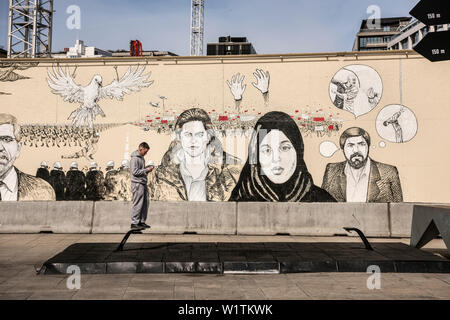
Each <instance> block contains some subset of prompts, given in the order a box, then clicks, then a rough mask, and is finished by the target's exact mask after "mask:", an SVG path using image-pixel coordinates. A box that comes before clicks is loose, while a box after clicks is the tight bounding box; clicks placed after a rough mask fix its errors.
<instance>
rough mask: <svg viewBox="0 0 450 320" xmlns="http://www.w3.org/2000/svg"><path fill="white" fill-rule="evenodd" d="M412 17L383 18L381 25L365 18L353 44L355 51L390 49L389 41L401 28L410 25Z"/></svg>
mask: <svg viewBox="0 0 450 320" xmlns="http://www.w3.org/2000/svg"><path fill="white" fill-rule="evenodd" d="M411 19H412V18H411V17H396V18H382V19H380V24H379V25H371V24H370V20H363V21H362V23H361V27H360V30H359V32H358V33H357V34H356V39H355V42H354V44H353V51H379V50H388V43H389V42H390V41H391V40H392V38H393V37H394V36H396V35H397V34H398V33H399V31H400V30H401V28H403V27H404V26H406V25H408V24H409V23H410V21H411Z"/></svg>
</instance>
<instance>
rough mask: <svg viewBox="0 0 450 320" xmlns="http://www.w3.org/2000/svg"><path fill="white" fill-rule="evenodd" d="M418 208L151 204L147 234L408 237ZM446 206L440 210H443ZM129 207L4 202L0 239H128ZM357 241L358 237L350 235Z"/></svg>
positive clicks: (0, 207) (396, 205)
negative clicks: (10, 236)
mask: <svg viewBox="0 0 450 320" xmlns="http://www.w3.org/2000/svg"><path fill="white" fill-rule="evenodd" d="M414 205H422V206H430V205H439V204H424V203H420V204H417V203H391V204H386V203H257V202H248V203H244V202H240V203H235V202H151V203H150V210H149V216H148V219H147V221H148V223H149V224H151V226H152V229H150V230H149V231H146V232H149V233H171V234H182V233H185V232H196V233H198V234H242V235H246V234H247V235H274V234H277V233H282V234H284V233H288V234H291V235H305V236H333V235H335V234H346V232H345V231H344V230H343V229H342V228H343V227H356V228H359V229H361V230H362V231H363V232H364V233H365V234H366V235H367V236H370V237H391V236H392V237H410V236H411V224H412V216H413V208H414ZM441 205H442V204H441ZM130 206H131V203H129V202H121V201H114V202H113V201H101V202H95V203H94V202H90V201H81V202H77V201H50V202H43V201H41V202H0V233H38V232H42V231H51V232H54V233H125V232H127V231H128V230H129V228H130ZM351 235H352V236H356V234H353V233H352V234H351Z"/></svg>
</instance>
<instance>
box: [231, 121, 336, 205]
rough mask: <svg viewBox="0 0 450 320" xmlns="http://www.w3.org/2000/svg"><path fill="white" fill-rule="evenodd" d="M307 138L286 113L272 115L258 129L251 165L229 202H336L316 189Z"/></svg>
mask: <svg viewBox="0 0 450 320" xmlns="http://www.w3.org/2000/svg"><path fill="white" fill-rule="evenodd" d="M303 153H304V145H303V138H302V135H301V133H300V130H299V129H298V126H297V124H296V123H295V121H294V120H292V119H291V117H290V116H289V115H287V114H286V113H283V112H269V113H267V114H265V115H264V116H263V117H261V118H260V119H259V120H258V122H257V123H256V125H255V131H254V133H253V135H252V138H251V141H250V145H249V155H248V159H247V162H246V164H245V166H244V168H243V169H242V172H241V175H240V177H239V181H238V183H237V185H236V187H235V188H234V190H233V192H232V194H231V197H230V199H229V201H241V202H246V201H247V202H251V201H258V202H266V201H267V202H335V201H336V200H335V199H334V198H333V197H332V196H331V195H330V194H329V193H328V192H327V191H325V190H323V189H321V188H319V187H317V186H315V185H314V182H313V179H312V176H311V174H310V173H309V172H308V169H307V168H306V164H305V161H304V160H303Z"/></svg>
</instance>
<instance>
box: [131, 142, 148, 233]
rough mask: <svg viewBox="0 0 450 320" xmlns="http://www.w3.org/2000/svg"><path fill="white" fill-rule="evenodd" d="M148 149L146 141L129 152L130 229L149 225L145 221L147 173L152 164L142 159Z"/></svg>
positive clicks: (138, 228) (143, 227)
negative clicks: (131, 196)
mask: <svg viewBox="0 0 450 320" xmlns="http://www.w3.org/2000/svg"><path fill="white" fill-rule="evenodd" d="M149 149H150V147H149V145H148V144H147V143H146V142H142V143H141V144H140V145H139V149H138V150H136V151H134V152H133V153H132V154H131V162H130V171H131V192H132V194H133V198H132V206H131V229H132V230H142V229H147V228H150V226H149V225H147V224H146V223H145V220H146V219H147V212H148V205H149V199H148V188H147V175H148V173H149V172H151V171H152V170H153V166H152V165H149V166H146V165H145V160H144V157H145V155H146V154H147V152H148V150H149Z"/></svg>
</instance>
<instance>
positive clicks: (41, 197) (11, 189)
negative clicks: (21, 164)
mask: <svg viewBox="0 0 450 320" xmlns="http://www.w3.org/2000/svg"><path fill="white" fill-rule="evenodd" d="M20 139H21V136H20V127H19V125H18V123H17V119H16V118H15V117H14V116H12V115H10V114H6V113H0V201H50V200H55V192H54V191H53V188H52V186H51V185H50V184H49V183H47V182H46V181H45V180H43V179H41V178H36V177H34V176H31V175H28V174H26V173H23V172H21V171H20V170H18V169H17V168H16V167H14V162H15V161H16V159H17V158H18V157H19V155H20V150H21V148H22V144H21V142H20Z"/></svg>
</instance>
